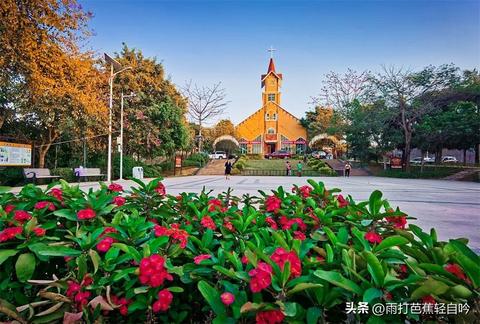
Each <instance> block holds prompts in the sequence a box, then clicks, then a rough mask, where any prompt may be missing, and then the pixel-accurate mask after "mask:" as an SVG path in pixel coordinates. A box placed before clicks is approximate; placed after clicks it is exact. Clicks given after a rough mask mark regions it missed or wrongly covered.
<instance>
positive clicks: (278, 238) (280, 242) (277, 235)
mask: <svg viewBox="0 0 480 324" xmlns="http://www.w3.org/2000/svg"><path fill="white" fill-rule="evenodd" d="M272 236H273V238H274V239H275V241H277V243H278V245H280V246H281V247H282V248H284V249H286V250H290V248H289V247H288V244H287V242H285V239H284V238H283V237H282V236H281V235H280V233H279V232H277V231H273V232H272Z"/></svg>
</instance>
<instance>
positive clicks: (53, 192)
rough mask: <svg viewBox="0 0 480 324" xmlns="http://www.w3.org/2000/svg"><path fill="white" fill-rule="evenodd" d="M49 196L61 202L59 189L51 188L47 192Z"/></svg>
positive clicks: (61, 195)
mask: <svg viewBox="0 0 480 324" xmlns="http://www.w3.org/2000/svg"><path fill="white" fill-rule="evenodd" d="M49 195H50V196H52V197H55V198H57V200H58V201H63V191H62V189H59V188H52V189H51V190H50V192H49Z"/></svg>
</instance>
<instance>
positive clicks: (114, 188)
mask: <svg viewBox="0 0 480 324" xmlns="http://www.w3.org/2000/svg"><path fill="white" fill-rule="evenodd" d="M108 190H110V191H114V192H122V191H123V187H122V185H120V184H118V183H111V184H110V185H109V186H108Z"/></svg>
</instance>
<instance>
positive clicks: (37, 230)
mask: <svg viewBox="0 0 480 324" xmlns="http://www.w3.org/2000/svg"><path fill="white" fill-rule="evenodd" d="M46 232H47V230H46V229H44V228H41V227H35V228H34V229H33V233H35V235H36V236H44V235H45V233H46Z"/></svg>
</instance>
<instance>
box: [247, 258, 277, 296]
mask: <svg viewBox="0 0 480 324" xmlns="http://www.w3.org/2000/svg"><path fill="white" fill-rule="evenodd" d="M272 271H273V270H272V267H271V266H270V265H269V264H268V263H265V262H258V264H257V267H256V268H255V269H252V270H250V271H249V272H248V275H249V276H250V290H251V291H252V292H254V293H257V292H260V291H262V290H263V289H265V288H267V287H268V286H270V284H271V283H272Z"/></svg>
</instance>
